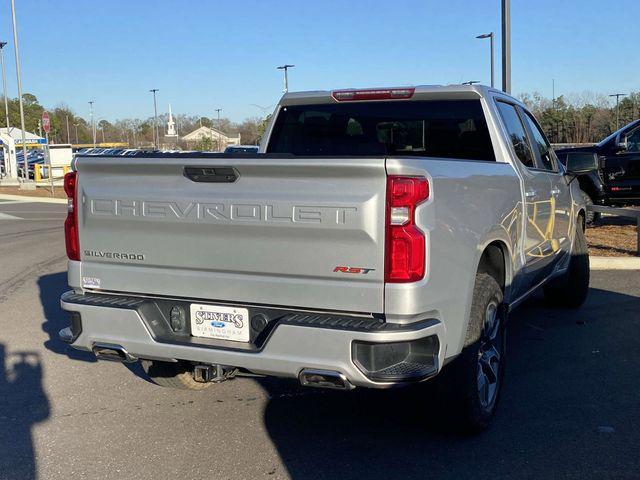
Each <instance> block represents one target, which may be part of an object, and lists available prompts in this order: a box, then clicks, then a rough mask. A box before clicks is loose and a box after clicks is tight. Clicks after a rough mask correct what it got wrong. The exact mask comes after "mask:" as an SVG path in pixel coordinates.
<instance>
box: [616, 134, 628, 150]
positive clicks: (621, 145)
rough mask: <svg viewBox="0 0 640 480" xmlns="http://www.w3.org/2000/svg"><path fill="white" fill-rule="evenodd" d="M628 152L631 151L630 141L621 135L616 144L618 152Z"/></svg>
mask: <svg viewBox="0 0 640 480" xmlns="http://www.w3.org/2000/svg"><path fill="white" fill-rule="evenodd" d="M627 150H629V141H628V140H627V137H626V136H622V135H620V138H619V139H618V141H617V142H616V151H617V152H626V151H627Z"/></svg>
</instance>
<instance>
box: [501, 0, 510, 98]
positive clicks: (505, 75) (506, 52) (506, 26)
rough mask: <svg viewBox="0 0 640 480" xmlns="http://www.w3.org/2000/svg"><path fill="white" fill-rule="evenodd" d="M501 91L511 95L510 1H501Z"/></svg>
mask: <svg viewBox="0 0 640 480" xmlns="http://www.w3.org/2000/svg"><path fill="white" fill-rule="evenodd" d="M502 91H503V92H505V93H509V94H510V93H511V1H510V0H502Z"/></svg>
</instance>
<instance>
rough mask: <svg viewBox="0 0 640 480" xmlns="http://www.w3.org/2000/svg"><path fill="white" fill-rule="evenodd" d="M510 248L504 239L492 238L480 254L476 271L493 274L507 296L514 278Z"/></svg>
mask: <svg viewBox="0 0 640 480" xmlns="http://www.w3.org/2000/svg"><path fill="white" fill-rule="evenodd" d="M509 259H511V253H510V249H509V247H508V246H507V244H506V243H505V242H504V241H502V240H498V239H496V240H492V241H490V242H489V243H487V244H486V245H485V247H484V248H483V250H482V253H481V254H480V258H479V260H478V265H477V267H476V273H487V274H489V275H491V276H492V277H493V278H494V279H495V280H496V282H498V285H500V288H501V289H502V292H503V293H504V295H505V298H507V296H508V293H509V292H510V291H511V284H512V280H513V270H512V262H510V261H509Z"/></svg>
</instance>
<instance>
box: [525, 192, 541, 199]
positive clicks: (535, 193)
mask: <svg viewBox="0 0 640 480" xmlns="http://www.w3.org/2000/svg"><path fill="white" fill-rule="evenodd" d="M524 196H525V198H536V197H537V196H538V192H537V191H536V190H526V191H525V192H524Z"/></svg>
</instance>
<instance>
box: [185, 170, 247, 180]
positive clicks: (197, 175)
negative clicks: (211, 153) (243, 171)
mask: <svg viewBox="0 0 640 480" xmlns="http://www.w3.org/2000/svg"><path fill="white" fill-rule="evenodd" d="M184 176H185V177H187V178H188V179H189V180H192V181H194V182H209V183H233V182H235V181H236V180H237V179H238V172H237V171H236V169H235V168H233V167H184Z"/></svg>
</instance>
